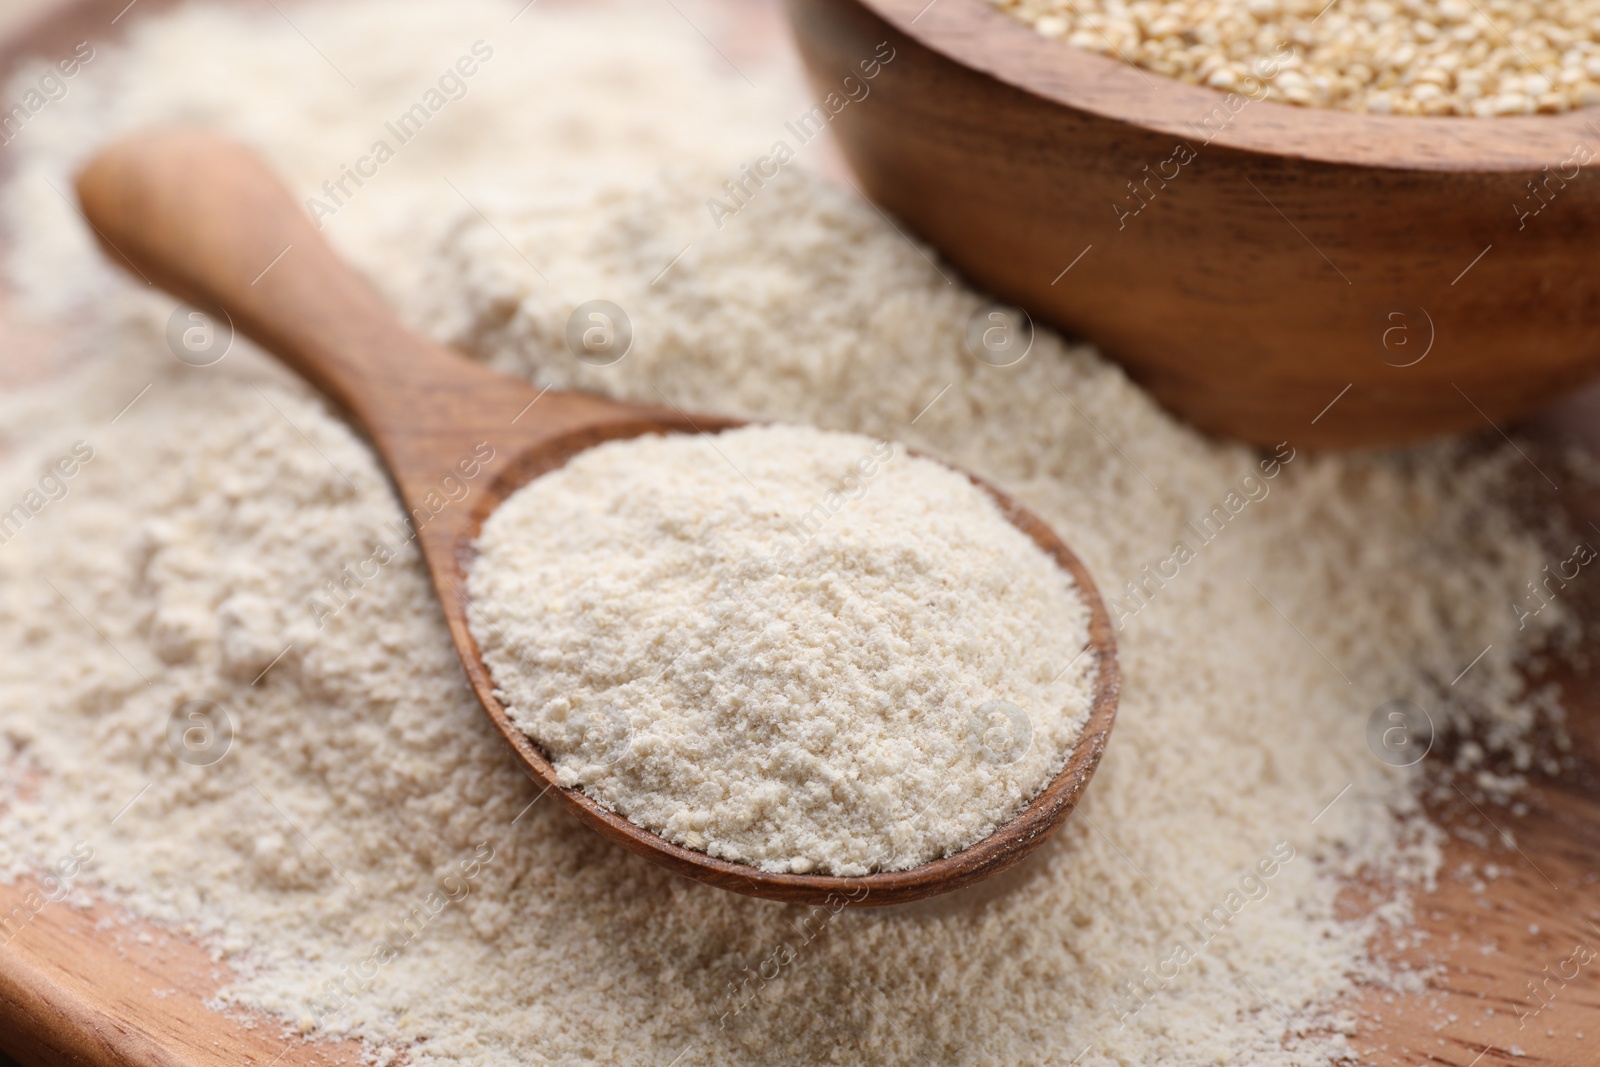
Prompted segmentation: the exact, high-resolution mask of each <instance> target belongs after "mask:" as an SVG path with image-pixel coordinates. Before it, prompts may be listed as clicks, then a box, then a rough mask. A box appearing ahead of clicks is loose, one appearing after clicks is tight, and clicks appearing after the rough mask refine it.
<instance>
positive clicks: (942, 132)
mask: <svg viewBox="0 0 1600 1067" xmlns="http://www.w3.org/2000/svg"><path fill="white" fill-rule="evenodd" d="M788 5H789V9H790V13H791V21H792V24H793V26H794V28H795V31H796V36H797V39H798V42H799V45H800V50H801V54H802V55H803V57H804V59H805V61H806V64H807V66H808V68H809V70H810V74H811V78H812V82H813V85H814V87H815V88H816V90H817V92H818V94H819V96H820V95H823V94H826V93H829V92H833V93H836V94H839V95H841V96H842V95H844V93H845V87H844V78H845V77H846V76H848V75H855V76H856V79H857V80H856V84H857V85H859V84H860V83H861V79H860V74H861V71H860V69H859V65H860V63H861V62H862V61H863V60H868V59H872V58H873V57H874V54H875V52H876V50H877V49H878V48H879V46H880V43H881V42H888V43H889V47H890V48H892V49H893V50H894V53H895V58H894V59H893V60H892V62H890V63H888V64H887V65H886V66H884V68H883V69H882V71H881V72H880V73H879V74H878V75H877V77H876V78H874V79H873V80H872V81H871V82H870V83H867V84H868V85H869V87H870V93H869V95H867V96H866V98H865V99H863V100H861V101H860V102H859V103H847V104H846V105H844V106H843V107H842V108H841V109H840V110H839V112H838V114H837V116H836V117H834V118H832V119H831V121H830V122H829V124H828V125H829V127H830V128H831V129H832V130H833V131H835V132H836V133H837V135H838V138H839V143H840V145H841V147H842V148H843V151H844V154H845V156H846V157H847V158H848V159H849V161H850V163H851V165H852V166H853V168H854V170H855V172H856V174H857V175H858V176H859V180H860V184H861V186H862V188H863V189H864V190H865V192H866V193H867V194H868V195H870V196H871V197H872V198H873V199H874V200H876V201H877V202H878V203H880V204H881V205H883V207H885V208H886V209H887V210H889V211H890V212H892V213H894V214H895V215H898V216H899V217H900V218H902V219H904V220H905V221H906V222H907V223H909V224H910V227H911V228H912V229H914V230H915V231H916V232H917V233H919V234H920V235H921V236H922V237H923V238H925V239H926V240H928V241H929V242H931V243H932V244H933V245H934V246H936V247H937V248H938V249H939V250H940V251H941V252H942V253H943V254H944V255H945V256H946V257H947V258H948V259H949V261H950V262H951V263H953V264H954V265H955V266H956V267H958V268H959V269H960V270H961V271H963V272H964V273H966V274H967V276H968V277H970V278H971V279H972V280H973V281H975V282H976V283H977V284H978V285H979V286H981V287H982V288H985V289H987V290H989V291H990V292H992V293H994V294H995V295H996V296H997V297H999V298H1000V299H1002V300H1005V301H1009V302H1012V303H1015V304H1018V305H1020V306H1022V307H1024V308H1026V309H1028V311H1029V312H1030V313H1031V314H1032V315H1033V316H1035V317H1036V318H1037V319H1039V320H1040V321H1042V322H1047V323H1050V324H1052V325H1055V326H1058V327H1060V328H1062V329H1063V330H1065V331H1067V332H1068V333H1070V334H1076V335H1079V336H1082V337H1085V338H1087V339H1089V340H1091V341H1093V342H1095V343H1096V344H1097V345H1099V346H1100V347H1101V348H1102V349H1103V350H1104V351H1105V352H1106V353H1107V354H1108V355H1110V356H1111V357H1113V358H1114V359H1116V360H1118V361H1119V362H1121V363H1122V364H1123V365H1124V366H1125V367H1127V368H1128V370H1129V372H1130V373H1131V374H1132V375H1133V377H1134V378H1136V379H1137V380H1138V381H1139V382H1141V383H1142V384H1143V385H1145V386H1146V387H1147V388H1148V389H1149V390H1150V391H1151V392H1152V393H1153V394H1154V395H1155V397H1156V398H1157V399H1158V400H1159V401H1160V402H1161V403H1162V404H1163V405H1165V406H1166V407H1168V408H1169V409H1171V410H1172V411H1174V412H1176V413H1177V414H1179V415H1181V416H1183V417H1184V418H1186V419H1188V420H1189V421H1191V422H1193V423H1194V424H1195V425H1196V426H1198V427H1200V428H1201V429H1203V430H1206V431H1208V432H1212V433H1216V434H1219V435H1223V436H1231V437H1238V438H1242V439H1244V440H1247V441H1252V442H1255V443H1258V444H1264V445H1271V444H1276V443H1277V442H1280V441H1284V440H1291V441H1294V442H1295V443H1297V444H1306V445H1315V446H1323V447H1351V446H1362V445H1373V444H1382V443H1393V442H1402V441H1410V440H1415V439H1419V438H1426V437H1430V436H1434V435H1438V434H1443V433H1449V432H1454V431H1461V430H1481V429H1483V428H1484V427H1485V424H1486V420H1493V421H1495V422H1497V423H1504V421H1505V420H1508V419H1512V418H1515V417H1520V416H1523V415H1526V414H1528V413H1530V412H1533V411H1535V410H1537V409H1539V408H1540V407H1542V406H1544V405H1547V404H1549V403H1550V402H1552V401H1553V400H1555V399H1556V398H1558V397H1560V396H1562V395H1564V394H1565V393H1567V392H1568V391H1570V390H1571V389H1572V388H1574V387H1575V386H1577V385H1579V384H1581V383H1583V382H1584V381H1585V380H1587V379H1588V378H1590V377H1592V376H1593V375H1595V374H1596V373H1597V372H1600V272H1596V271H1595V270H1593V269H1592V266H1591V263H1592V256H1593V249H1594V246H1595V242H1596V238H1597V236H1600V181H1597V180H1596V179H1595V178H1594V176H1593V175H1591V174H1589V173H1588V168H1580V167H1578V166H1577V165H1576V164H1575V163H1567V161H1569V160H1573V159H1574V155H1573V153H1574V149H1575V147H1576V146H1579V145H1582V146H1584V151H1586V152H1587V153H1589V155H1586V156H1583V157H1582V158H1592V159H1594V160H1597V161H1600V121H1597V116H1596V114H1595V113H1594V112H1591V111H1578V112H1571V113H1568V114H1565V115H1558V116H1546V115H1539V116H1524V117H1518V118H1501V119H1479V118H1435V119H1425V118H1410V117H1400V116H1382V115H1364V114H1356V113H1351V112H1341V111H1326V110H1315V109H1308V108H1299V107H1293V106H1291V105H1287V104H1279V103H1273V102H1270V101H1269V102H1259V103H1256V102H1248V100H1247V98H1245V97H1242V96H1235V97H1232V98H1231V100H1232V101H1233V102H1234V104H1235V105H1236V106H1229V104H1228V101H1229V99H1230V98H1228V97H1226V96H1225V95H1224V94H1222V93H1218V92H1214V91H1212V90H1209V89H1204V88H1200V87H1198V86H1191V85H1186V84H1183V83H1181V82H1177V81H1174V80H1171V79H1167V78H1163V77H1161V76H1159V75H1154V74H1147V73H1146V72H1144V71H1141V70H1138V69H1136V68H1133V67H1131V66H1128V65H1127V64H1124V63H1122V62H1120V61H1118V60H1115V59H1110V58H1106V57H1102V56H1098V55H1093V54H1090V53H1087V52H1083V51H1080V50H1078V49H1074V48H1070V47H1068V46H1067V45H1065V44H1063V43H1062V42H1060V41H1054V40H1050V39H1047V38H1044V37H1042V36H1041V35H1039V34H1038V33H1036V32H1035V31H1034V30H1033V29H1032V28H1031V27H1030V26H1027V25H1025V24H1023V23H1021V22H1019V21H1018V20H1016V19H1013V18H1011V17H1010V16H1007V15H1005V14H1002V13H1000V12H998V11H996V10H994V9H993V8H992V7H990V6H989V5H988V4H986V3H983V2H982V0H935V2H934V3H932V4H929V3H928V0H788ZM1564 163H1567V165H1566V166H1565V167H1563V164H1564ZM1547 167H1548V168H1549V171H1548V173H1547V171H1546V170H1545V168H1547ZM1562 174H1565V175H1566V177H1565V178H1563V177H1562V176H1561V175H1562ZM1530 182H1540V183H1544V182H1548V186H1547V187H1544V186H1541V188H1542V189H1543V191H1541V192H1540V193H1539V195H1538V196H1537V197H1536V196H1535V194H1534V193H1533V192H1532V191H1531V190H1530V186H1529V183H1530ZM1535 209H1537V213H1531V214H1528V215H1527V216H1526V217H1519V211H1525V212H1534V211H1535ZM1486 250H1487V251H1486ZM1080 256H1081V259H1080V258H1079V257H1080ZM1069 267H1070V270H1069V269H1068V268H1069ZM1395 316H1398V317H1395ZM1424 353H1425V358H1420V359H1419V358H1418V357H1419V356H1422V355H1423V354H1424ZM1336 398H1337V403H1334V401H1335V400H1336ZM1330 405H1331V407H1330ZM1324 409H1327V410H1326V411H1325V412H1324ZM1319 413H1321V417H1320V418H1319V417H1318V415H1319Z"/></svg>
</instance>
